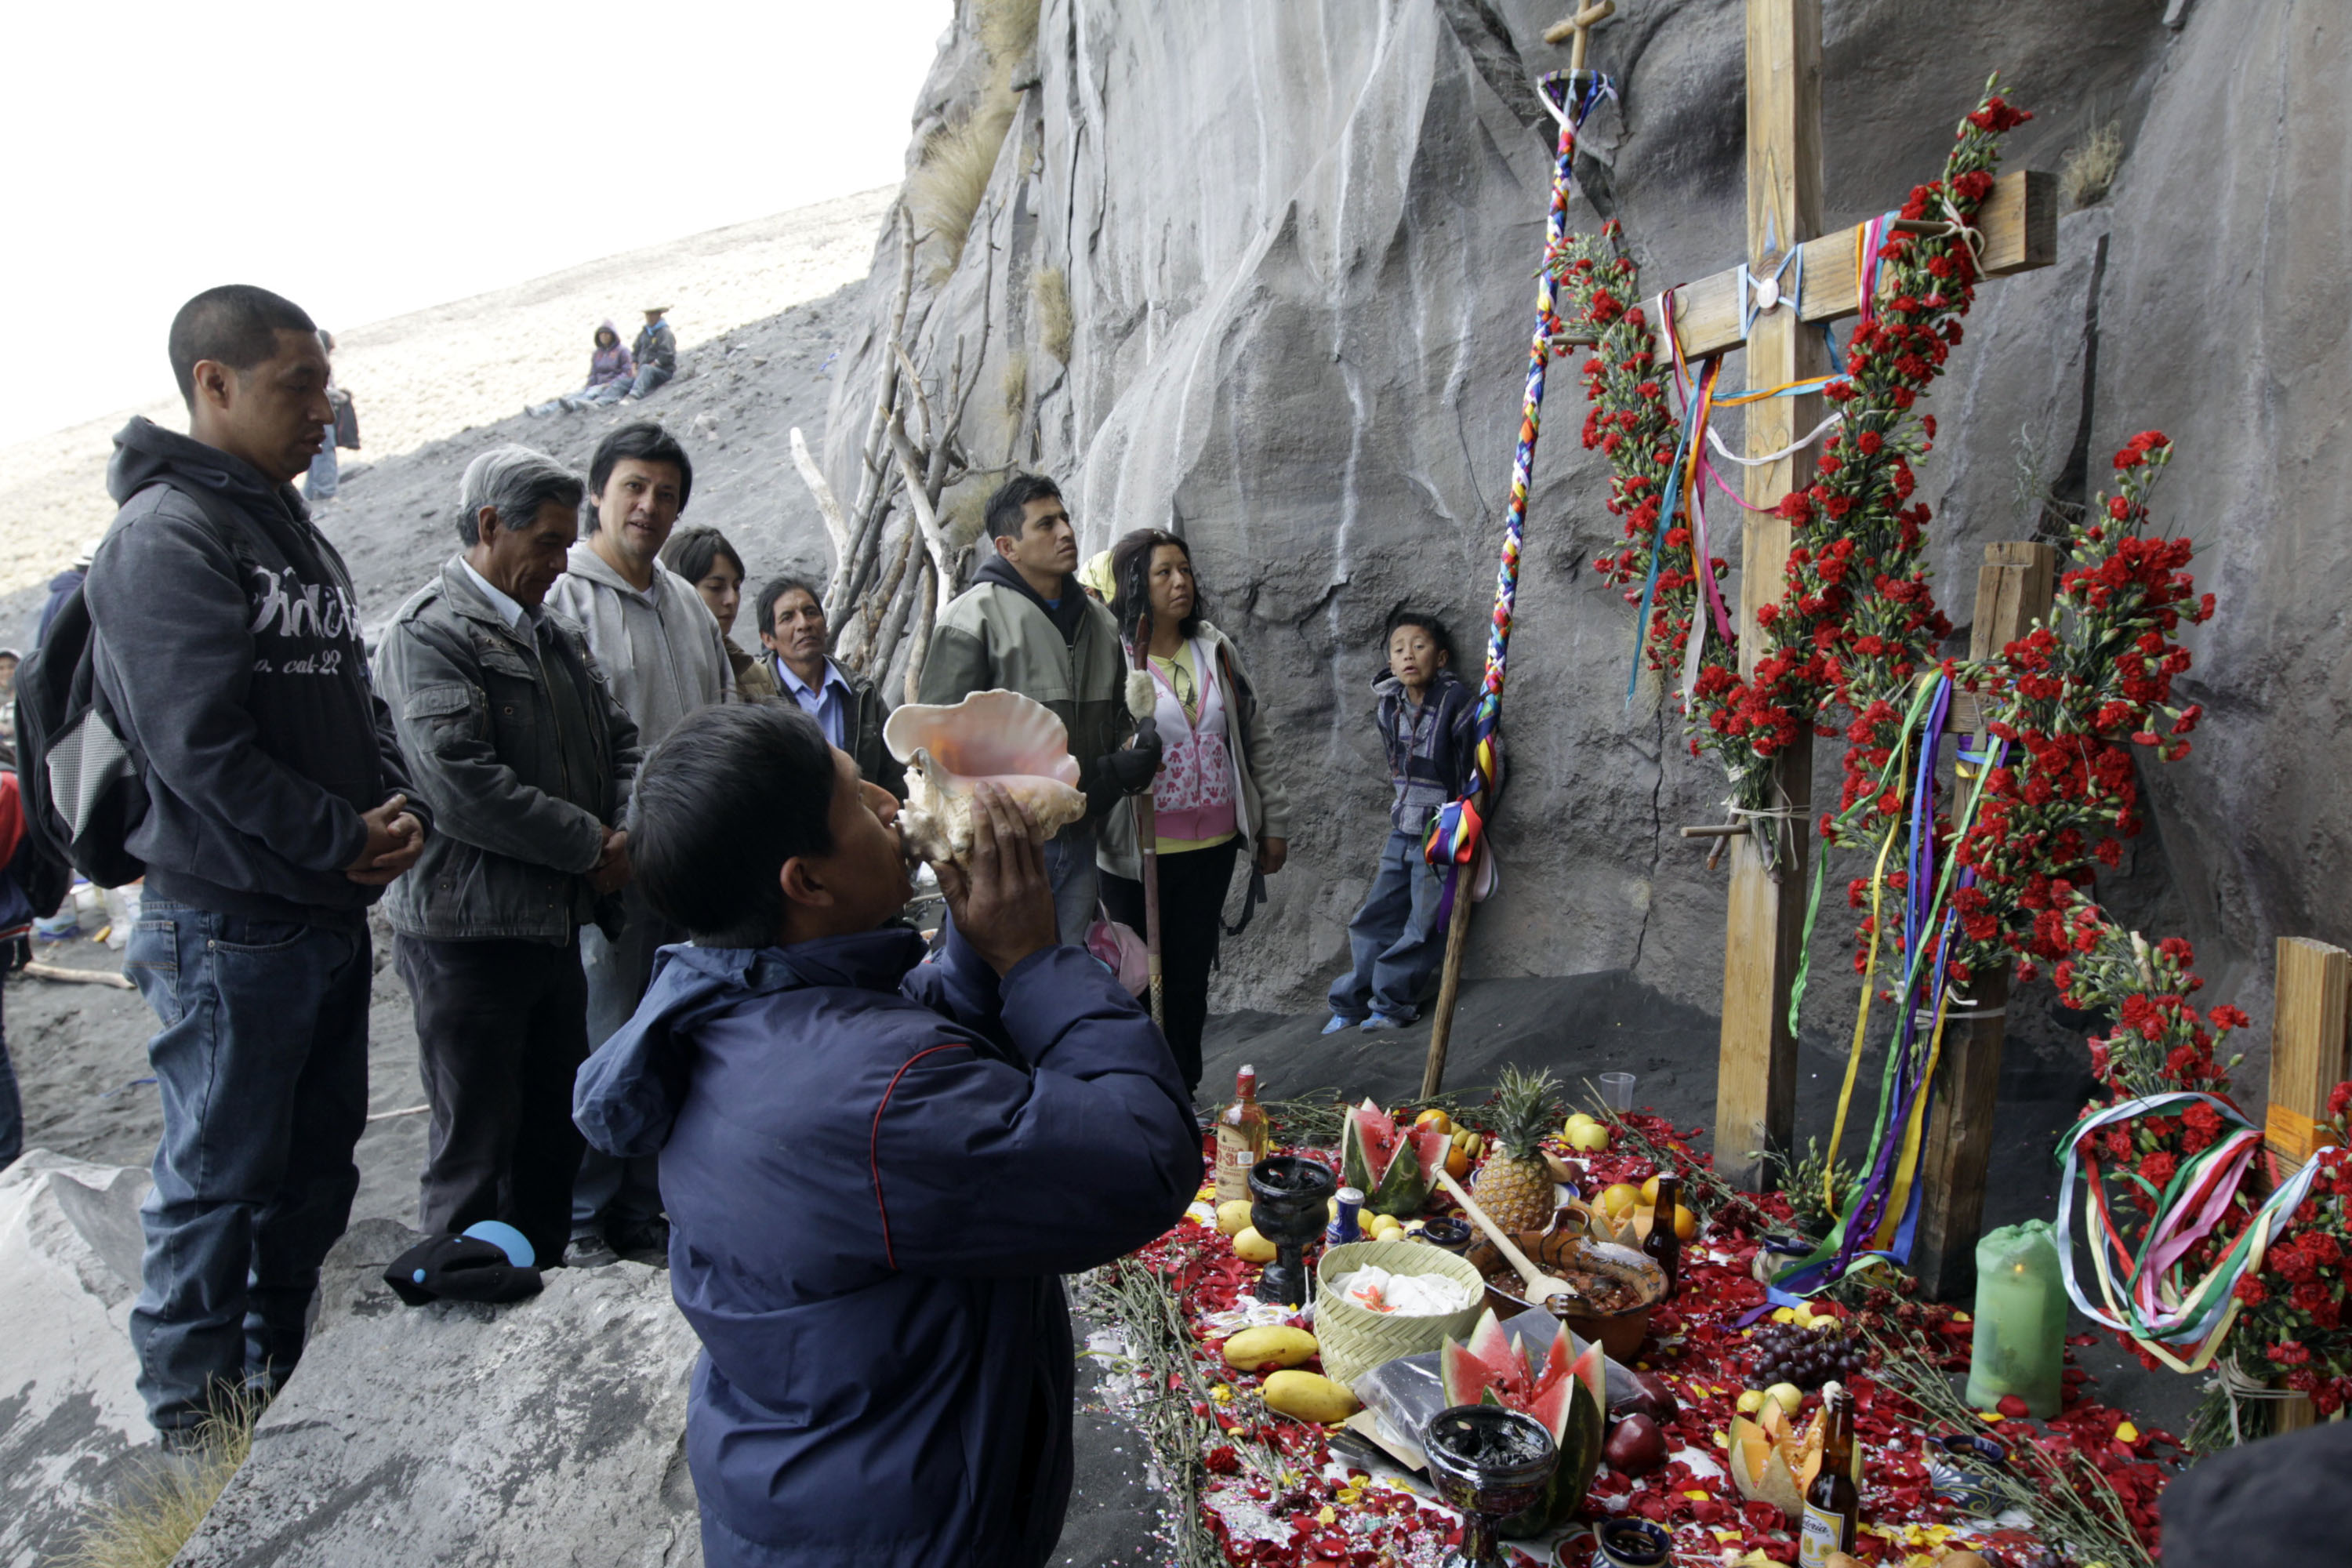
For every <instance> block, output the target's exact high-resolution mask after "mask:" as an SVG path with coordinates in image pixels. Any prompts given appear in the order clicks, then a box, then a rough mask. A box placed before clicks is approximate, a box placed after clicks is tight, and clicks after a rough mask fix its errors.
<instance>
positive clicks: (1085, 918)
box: [1045, 820, 1102, 947]
mask: <svg viewBox="0 0 2352 1568" xmlns="http://www.w3.org/2000/svg"><path fill="white" fill-rule="evenodd" d="M1045 879H1046V880H1048V881H1050V882H1051V883H1053V885H1054V923H1055V926H1056V927H1058V928H1059V930H1060V934H1061V938H1062V941H1063V942H1066V943H1068V944H1070V945H1072V946H1076V947H1084V946H1085V945H1086V943H1087V927H1088V926H1090V925H1092V924H1094V923H1095V905H1096V903H1097V901H1099V900H1100V899H1101V897H1102V873H1101V872H1100V871H1099V870H1098V869H1097V868H1096V866H1095V825H1094V823H1093V821H1092V820H1088V821H1086V822H1074V823H1072V824H1070V825H1069V826H1067V827H1065V828H1063V829H1062V831H1060V832H1059V833H1056V834H1055V835H1054V837H1051V838H1048V839H1047V840H1045Z"/></svg>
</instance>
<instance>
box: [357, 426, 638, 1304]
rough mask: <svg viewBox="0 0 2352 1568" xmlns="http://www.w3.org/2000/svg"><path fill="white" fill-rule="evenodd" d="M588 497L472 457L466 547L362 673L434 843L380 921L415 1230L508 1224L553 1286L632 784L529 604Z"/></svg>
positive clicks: (596, 684)
mask: <svg viewBox="0 0 2352 1568" xmlns="http://www.w3.org/2000/svg"><path fill="white" fill-rule="evenodd" d="M583 493H584V489H583V485H582V484H581V481H580V479H579V476H577V475H576V474H573V473H572V472H571V471H570V470H568V469H566V468H564V467H563V466H562V464H560V463H558V462H557V461H556V460H555V459H554V458H550V457H547V456H545V455H543V454H541V453H539V452H534V451H531V450H530V449H529V448H527V447H493V448H492V449H491V450H489V451H488V452H485V453H483V454H482V455H481V456H480V457H478V458H475V459H474V460H473V462H472V463H470V464H468V465H467V468H466V476H465V479H464V480H463V482H462V483H461V485H460V488H459V496H458V510H457V537H458V539H459V541H460V542H462V543H463V545H464V546H465V548H464V549H463V550H461V551H460V552H458V553H457V555H456V556H455V557H453V558H452V559H451V560H450V561H449V563H447V564H446V565H445V566H443V567H442V568H441V572H440V574H439V575H438V576H437V577H436V578H435V579H434V580H433V581H432V582H430V583H428V584H425V586H424V587H423V588H420V589H419V590H417V592H416V593H415V595H412V596H411V597H410V599H409V600H408V602H407V603H406V604H404V605H402V606H401V607H400V612H399V614H398V615H397V616H394V618H393V623H392V625H391V626H390V627H389V628H388V629H387V630H386V631H385V633H384V636H383V646H382V647H381V648H380V649H379V650H378V652H377V654H376V679H377V681H378V683H379V684H380V685H381V687H382V688H383V692H384V696H385V700H386V701H388V702H389V703H390V704H391V707H392V710H393V712H394V715H395V716H396V719H397V722H398V724H399V728H400V739H401V748H402V750H403V751H404V752H405V753H406V755H407V757H408V759H409V765H410V769H411V772H412V773H413V775H414V777H415V788H416V791H417V794H418V795H421V796H422V797H423V798H424V799H425V800H426V801H427V802H429V803H431V805H433V807H434V812H435V820H436V826H437V827H438V828H439V830H440V831H439V832H438V834H436V836H435V837H433V838H432V839H430V840H429V841H428V842H427V844H426V846H425V857H424V858H423V859H421V860H419V861H418V862H417V865H416V868H415V870H413V871H412V872H410V873H409V875H407V876H406V877H404V878H402V879H400V880H399V881H398V882H397V883H395V884H394V887H393V891H392V893H391V896H390V897H389V898H387V899H386V900H385V902H384V911H385V913H386V914H387V915H388V916H389V917H390V919H391V921H392V927H393V931H394V939H393V955H394V960H395V962H396V963H398V964H399V966H400V972H401V974H402V975H403V976H404V978H405V979H406V980H407V982H408V989H409V993H410V996H411V999H412V1001H413V1002H414V1004H415V1009H416V1039H417V1058H418V1062H419V1065H420V1067H421V1068H422V1069H423V1073H424V1078H425V1098H426V1100H429V1101H430V1102H431V1103H432V1107H433V1127H432V1132H431V1136H430V1141H429V1142H428V1145H427V1154H426V1159H425V1174H424V1180H423V1192H422V1194H421V1196H420V1199H419V1203H418V1211H419V1221H420V1223H421V1224H422V1225H423V1226H424V1227H425V1229H426V1230H428V1231H459V1230H463V1229H465V1228H466V1227H467V1226H469V1225H473V1224H475V1223H476V1222H478V1221H480V1220H486V1219H499V1220H504V1221H506V1222H507V1223H508V1224H509V1225H511V1226H514V1227H515V1228H516V1229H518V1230H520V1231H521V1232H522V1234H523V1235H524V1237H527V1238H528V1239H529V1240H530V1245H531V1247H532V1248H533V1250H534V1251H536V1252H537V1253H538V1255H539V1258H540V1260H541V1262H542V1263H544V1264H547V1265H553V1264H555V1263H558V1262H560V1261H562V1257H563V1249H564V1247H565V1244H566V1242H567V1241H568V1240H569V1238H570V1237H571V1234H572V1177H573V1175H574V1173H576V1172H577V1171H578V1169H579V1165H580V1156H581V1152H582V1151H583V1149H584V1148H585V1147H586V1145H585V1143H584V1142H583V1140H582V1138H581V1135H580V1132H579V1130H578V1129H577V1128H575V1127H574V1126H573V1125H572V1074H573V1072H574V1071H575V1070H576V1069H577V1068H579V1066H580V1063H581V1062H582V1061H583V1060H584V1059H585V1058H586V1057H587V1054H588V1027H587V1015H588V986H587V982H586V979H585V977H584V976H583V973H582V970H581V964H580V932H581V930H582V928H583V926H586V927H589V928H590V929H594V923H595V922H602V923H603V924H604V926H605V927H606V928H607V929H617V928H618V926H619V923H620V902H619V900H618V899H617V898H615V897H614V895H615V894H616V893H617V892H618V891H619V889H620V888H621V887H622V885H623V884H624V883H625V881H627V879H628V877H629V853H628V835H627V834H626V833H625V832H623V831H622V830H621V827H620V822H621V813H622V810H623V808H624V807H625V805H626V803H627V798H628V790H629V785H630V783H631V781H632V779H633V778H634V777H635V773H636V767H637V728H636V726H635V724H634V723H632V722H630V720H629V716H628V714H627V713H626V712H625V711H623V710H622V708H621V706H620V705H619V704H618V703H617V702H615V701H614V699H613V696H612V693H611V692H610V690H609V689H607V685H606V681H605V678H604V671H603V670H602V669H601V668H599V667H598V665H597V662H596V659H595V657H594V655H593V654H592V653H591V652H590V651H589V648H588V644H587V640H586V638H585V637H584V636H583V634H582V632H581V629H580V627H579V626H578V625H577V624H575V623H574V622H573V621H572V620H571V619H570V618H569V617H567V616H563V615H562V614H561V613H559V612H557V611H554V610H551V609H550V608H548V607H547V606H546V605H545V603H544V601H545V600H546V598H547V594H548V589H549V588H550V587H551V585H552V584H554V583H555V581H556V579H557V578H558V577H559V576H561V575H562V573H563V569H564V558H565V553H566V552H568V551H569V550H570V549H571V547H572V542H573V540H575V539H576V538H577V537H578V536H579V515H580V501H581V498H582V496H583Z"/></svg>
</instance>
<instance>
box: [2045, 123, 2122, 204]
mask: <svg viewBox="0 0 2352 1568" xmlns="http://www.w3.org/2000/svg"><path fill="white" fill-rule="evenodd" d="M2123 161H2124V128H2123V124H2122V122H2121V121H2115V120H2110V121H2107V122H2106V123H2105V125H2102V126H2100V127H2099V128H2098V129H2097V130H2096V131H2094V132H2091V133H2090V134H2089V135H2088V136H2086V137H2084V139H2083V140H2082V141H2080V142H2076V143H2075V144H2074V148H2073V149H2072V150H2071V151H2070V152H2068V153H2067V154H2066V156H2065V158H2064V159H2063V161H2062V162H2061V163H2059V165H2058V204H2059V205H2060V206H2062V207H2063V208H2065V210H2067V211H2068V212H2073V211H2074V209H2075V208H2077V207H2087V206H2094V205H2097V203H2098V202H2099V200H2100V199H2101V198H2102V197H2104V196H2105V195H2106V194H2107V187H2108V186H2109V185H2111V184H2115V180H2116V169H2117V168H2118V167H2120V166H2121V164H2122V163H2123Z"/></svg>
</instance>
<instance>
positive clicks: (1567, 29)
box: [1543, 0, 1617, 71]
mask: <svg viewBox="0 0 2352 1568" xmlns="http://www.w3.org/2000/svg"><path fill="white" fill-rule="evenodd" d="M1616 14H1617V0H1600V3H1599V4H1598V5H1587V6H1585V7H1584V8H1583V9H1582V10H1580V11H1579V12H1578V13H1577V14H1576V15H1575V16H1563V17H1561V18H1560V19H1559V21H1557V22H1554V23H1553V24H1552V25H1551V26H1549V27H1546V28H1545V29H1544V36H1543V37H1544V42H1545V43H1547V44H1566V45H1567V46H1568V68H1569V69H1570V70H1572V71H1580V70H1582V69H1583V68H1584V44H1585V37H1586V35H1587V34H1589V33H1590V32H1591V30H1592V29H1593V28H1594V27H1595V26H1598V25H1600V24H1601V23H1602V22H1605V21H1607V20H1608V19H1609V18H1610V17H1612V16H1615V15H1616Z"/></svg>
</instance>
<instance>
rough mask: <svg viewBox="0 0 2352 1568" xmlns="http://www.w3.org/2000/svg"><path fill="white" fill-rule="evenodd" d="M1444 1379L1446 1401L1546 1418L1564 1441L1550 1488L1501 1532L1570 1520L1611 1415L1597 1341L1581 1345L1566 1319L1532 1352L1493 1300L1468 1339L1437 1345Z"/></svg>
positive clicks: (1536, 1530) (1527, 1531)
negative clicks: (1499, 1316) (1531, 1354)
mask: <svg viewBox="0 0 2352 1568" xmlns="http://www.w3.org/2000/svg"><path fill="white" fill-rule="evenodd" d="M1437 1373H1438V1380H1439V1382H1440V1383H1441V1384H1443V1385H1444V1389H1445V1402H1446V1403H1447V1404H1448V1405H1482V1404H1486V1405H1502V1406H1503V1407H1504V1408H1505V1409H1507V1410H1519V1411H1525V1412H1526V1413H1527V1414H1528V1415H1532V1416H1534V1417H1535V1418H1536V1419H1537V1420H1538V1421H1540V1422H1542V1423H1543V1424H1544V1426H1545V1427H1546V1429H1548V1430H1549V1432H1550V1433H1551V1436H1552V1441H1553V1442H1554V1443H1555V1444H1556V1445H1558V1447H1559V1469H1558V1470H1556V1471H1554V1472H1553V1474H1552V1481H1551V1487H1550V1489H1549V1491H1548V1492H1547V1493H1546V1495H1545V1497H1544V1499H1543V1500H1542V1501H1540V1502H1538V1503H1537V1504H1536V1505H1535V1507H1533V1508H1531V1509H1529V1510H1528V1511H1527V1512H1525V1513H1522V1514H1519V1515H1517V1516H1516V1517H1514V1518H1512V1519H1510V1520H1508V1521H1505V1523H1504V1525H1503V1527H1502V1528H1503V1533H1504V1534H1506V1535H1508V1536H1511V1537H1514V1538H1515V1539H1524V1538H1525V1537H1528V1536H1530V1535H1540V1534H1542V1533H1544V1532H1545V1531H1549V1530H1552V1529H1555V1528H1557V1527H1558V1526H1559V1525H1560V1524H1562V1523H1564V1522H1565V1521H1567V1519H1568V1517H1569V1515H1570V1514H1572V1513H1574V1512H1575V1511H1576V1509H1577V1506H1578V1505H1579V1504H1580V1503H1581V1502H1583V1500H1584V1494H1585V1490H1586V1489H1587V1488H1589V1487H1591V1484H1592V1475H1593V1472H1594V1471H1595V1470H1597V1469H1598V1468H1600V1466H1601V1440H1602V1437H1603V1435H1604V1433H1605V1430H1606V1427H1607V1425H1608V1421H1607V1415H1606V1412H1607V1410H1608V1408H1609V1384H1608V1375H1607V1373H1608V1365H1607V1362H1606V1360H1605V1359H1604V1358H1603V1356H1602V1355H1601V1345H1600V1343H1599V1342H1597V1341H1596V1342H1593V1343H1591V1344H1588V1345H1586V1346H1585V1347H1584V1352H1583V1353H1582V1354H1581V1355H1580V1354H1578V1353H1577V1351H1576V1342H1575V1340H1574V1339H1573V1338H1572V1337H1571V1336H1570V1333H1569V1331H1568V1325H1567V1324H1565V1323H1562V1324H1559V1329H1558V1332H1557V1333H1556V1334H1555V1335H1554V1337H1553V1339H1552V1342H1551V1343H1550V1345H1549V1346H1548V1347H1546V1348H1544V1349H1543V1350H1541V1351H1540V1352H1538V1356H1537V1357H1536V1358H1534V1359H1531V1358H1530V1357H1529V1355H1528V1339H1527V1337H1525V1336H1515V1335H1513V1334H1511V1333H1510V1332H1508V1331H1506V1330H1505V1329H1504V1327H1503V1325H1502V1324H1501V1323H1500V1322H1499V1321H1496V1317H1495V1312H1494V1309H1492V1308H1491V1307H1490V1308H1488V1309H1487V1310H1486V1312H1485V1313H1484V1314H1483V1315H1482V1316H1481V1317H1480V1318H1479V1320H1478V1326H1477V1327H1476V1328H1475V1329H1473V1330H1472V1331H1471V1333H1470V1342H1469V1343H1468V1344H1466V1345H1465V1344H1462V1343H1459V1342H1456V1341H1454V1340H1453V1339H1450V1338H1449V1339H1448V1340H1447V1341H1446V1342H1445V1343H1444V1345H1443V1346H1441V1347H1440V1348H1439V1350H1438V1352H1437Z"/></svg>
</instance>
